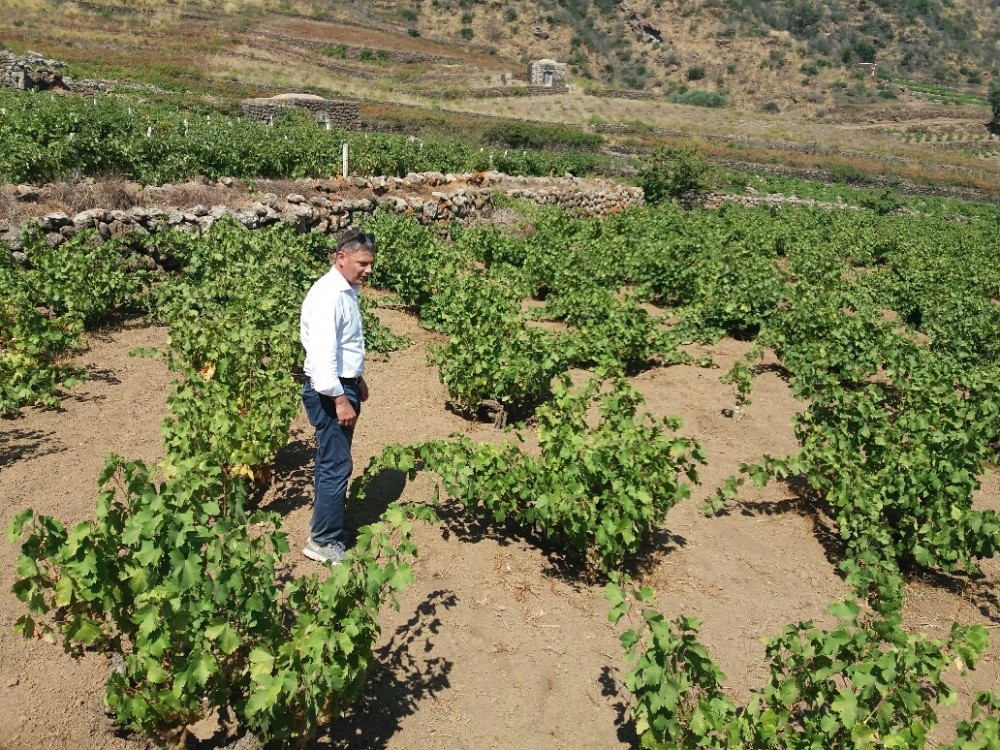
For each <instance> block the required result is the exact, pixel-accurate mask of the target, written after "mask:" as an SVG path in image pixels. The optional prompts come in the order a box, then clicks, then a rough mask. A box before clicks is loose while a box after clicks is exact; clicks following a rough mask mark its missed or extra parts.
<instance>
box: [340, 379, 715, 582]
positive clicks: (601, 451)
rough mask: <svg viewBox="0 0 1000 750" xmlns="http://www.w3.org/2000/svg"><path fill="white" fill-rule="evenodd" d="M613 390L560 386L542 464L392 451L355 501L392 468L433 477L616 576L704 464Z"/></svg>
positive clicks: (521, 458)
mask: <svg viewBox="0 0 1000 750" xmlns="http://www.w3.org/2000/svg"><path fill="white" fill-rule="evenodd" d="M608 386H609V387H608V388H606V389H604V388H602V381H601V380H600V379H598V378H595V379H592V380H591V381H589V382H588V383H587V384H586V385H585V386H584V387H583V388H581V389H578V390H573V389H572V388H571V387H570V384H569V382H568V381H567V380H561V381H559V382H558V383H557V384H556V386H555V387H554V388H553V401H552V403H551V404H546V405H545V406H542V407H540V408H539V410H538V414H537V417H538V442H539V449H540V455H539V456H538V457H537V458H536V457H534V456H532V455H530V454H528V453H526V452H524V451H522V450H521V449H520V448H518V447H517V446H516V445H514V444H512V443H504V444H503V445H501V446H495V445H492V444H486V443H478V444H477V443H474V442H472V441H471V440H469V439H468V438H464V439H460V440H452V441H436V442H430V443H419V444H416V445H411V446H390V447H389V448H387V449H386V450H385V451H383V453H382V455H381V456H377V457H375V458H374V459H372V462H371V463H370V464H369V466H368V468H367V469H366V470H365V473H364V474H363V475H362V477H360V478H359V479H358V480H356V481H355V485H354V486H353V488H352V497H355V498H357V497H360V496H363V492H364V485H365V484H366V483H367V482H368V481H370V480H371V479H372V478H374V476H376V475H377V474H378V473H379V472H380V471H382V470H383V469H386V468H394V469H399V470H401V471H407V472H409V473H411V474H414V473H415V472H416V471H431V472H434V473H435V474H437V475H438V476H439V477H440V478H441V481H442V484H443V486H444V489H445V492H446V493H447V494H448V495H449V496H451V497H454V498H455V499H457V500H458V501H459V502H460V503H462V504H463V505H465V506H467V507H470V508H476V507H479V506H482V508H483V509H484V510H485V511H487V512H488V513H489V514H490V515H491V516H492V518H493V520H494V521H496V522H497V523H503V522H505V521H507V520H508V519H510V520H511V521H513V522H515V523H517V524H519V525H522V526H526V527H530V528H534V529H536V530H537V531H538V533H539V534H540V535H541V536H542V537H544V538H547V539H550V540H552V541H554V542H555V543H556V544H558V545H559V547H560V549H561V550H562V551H563V552H564V553H565V554H566V555H567V556H568V557H570V558H573V559H575V560H577V561H579V562H581V563H583V565H584V567H585V569H586V570H587V571H588V573H589V574H590V575H598V574H603V575H607V574H609V573H611V572H612V571H615V570H617V569H619V568H620V567H621V566H622V564H623V562H624V561H625V559H626V557H628V556H630V555H634V554H635V553H636V552H638V551H639V549H640V547H641V546H642V544H643V543H644V542H645V541H646V540H647V537H648V535H649V533H650V531H651V530H652V529H653V528H654V527H655V526H656V524H658V523H660V522H662V520H663V517H664V516H665V514H666V512H667V511H668V510H670V508H672V507H673V506H674V505H676V504H677V503H678V502H680V501H681V500H683V499H685V498H687V497H688V496H689V495H690V492H691V485H690V484H689V482H692V483H696V482H697V481H698V474H697V471H696V465H697V464H698V463H701V462H703V461H704V453H703V452H702V450H701V448H700V447H699V446H698V444H697V443H696V442H695V441H693V440H691V439H690V438H687V437H683V436H680V435H677V434H675V433H676V431H677V430H678V429H679V428H680V426H681V425H680V421H679V420H677V419H675V418H666V419H654V418H653V417H651V416H649V415H648V414H644V415H641V416H638V415H637V412H638V407H639V406H640V405H641V403H642V399H641V397H640V396H639V394H638V393H637V392H636V391H635V390H634V389H633V388H631V387H630V386H628V385H627V384H626V383H625V382H624V381H622V380H614V379H613V380H611V381H610V382H609V383H608ZM591 407H595V408H596V410H597V414H598V416H597V420H596V422H595V423H594V424H593V426H591V425H590V424H588V421H587V413H588V410H589V409H590V408H591Z"/></svg>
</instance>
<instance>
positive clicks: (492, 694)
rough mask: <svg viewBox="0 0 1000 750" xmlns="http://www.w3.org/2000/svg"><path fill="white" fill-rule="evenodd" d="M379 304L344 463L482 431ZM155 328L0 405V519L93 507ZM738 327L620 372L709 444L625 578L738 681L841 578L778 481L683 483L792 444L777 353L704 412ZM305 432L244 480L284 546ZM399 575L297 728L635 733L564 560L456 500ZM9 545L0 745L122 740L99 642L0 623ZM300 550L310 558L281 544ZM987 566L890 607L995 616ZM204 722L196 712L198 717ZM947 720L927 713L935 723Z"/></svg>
mask: <svg viewBox="0 0 1000 750" xmlns="http://www.w3.org/2000/svg"><path fill="white" fill-rule="evenodd" d="M379 314H380V316H381V317H382V319H383V321H384V322H386V323H388V324H389V325H390V327H392V328H393V329H394V330H395V331H397V332H406V333H407V334H409V335H410V336H412V337H414V338H415V339H417V342H418V343H417V344H415V345H414V346H411V347H410V348H409V349H407V350H406V351H403V352H398V353H396V354H394V355H392V356H391V357H390V358H389V359H388V360H386V361H376V362H372V363H371V364H370V367H369V381H370V385H371V391H372V399H371V401H370V402H369V403H368V404H366V406H365V410H364V412H363V415H362V419H361V422H360V423H359V428H358V431H357V434H356V443H355V465H356V467H357V470H358V471H360V470H361V469H362V468H363V467H364V466H365V465H366V463H367V461H368V459H369V458H370V457H371V456H372V455H374V454H375V453H376V452H378V451H379V450H380V449H381V447H382V446H383V445H384V444H386V443H390V442H408V441H415V440H422V439H427V438H435V437H444V436H447V435H449V434H450V433H452V432H455V431H462V432H466V433H469V434H472V435H473V436H474V437H475V438H477V439H488V440H497V439H500V437H501V435H500V434H499V433H498V432H497V431H496V430H495V428H493V427H492V426H489V425H478V424H477V425H470V424H469V423H468V422H466V421H464V420H463V419H462V418H461V417H459V416H456V415H455V414H453V413H452V412H450V411H448V410H447V409H446V408H445V402H446V392H445V390H444V388H443V386H441V385H440V383H439V382H438V380H437V375H436V372H435V371H434V370H433V369H432V368H429V367H428V366H427V364H426V354H425V346H424V344H425V343H426V342H427V341H428V340H430V335H429V334H427V333H426V332H424V331H422V330H421V329H420V328H419V327H418V326H417V325H416V324H415V322H414V321H413V320H412V319H411V318H408V317H407V316H405V315H403V314H402V313H399V312H396V311H392V310H385V309H380V310H379ZM164 339H165V333H164V330H163V329H159V328H151V327H144V326H142V325H140V324H137V323H133V324H129V325H126V326H125V327H123V328H121V329H119V330H115V331H112V332H109V333H106V334H104V335H100V336H95V337H93V338H92V339H91V342H90V350H89V351H88V352H86V353H85V354H83V355H82V356H81V357H80V362H81V363H82V364H85V365H86V366H87V367H88V368H90V369H91V371H92V372H93V373H94V377H93V378H92V380H91V381H90V382H89V383H87V384H85V385H83V386H80V387H78V388H77V389H75V390H74V391H73V392H72V393H71V394H70V395H68V397H67V398H66V399H65V401H64V403H63V406H64V409H63V411H61V412H52V411H40V410H30V411H28V412H27V413H26V414H25V415H24V416H23V418H21V419H18V420H12V421H4V422H0V523H2V524H3V526H4V527H6V525H7V524H8V523H9V522H10V519H11V518H12V517H13V516H14V515H15V514H16V513H17V512H19V511H20V510H21V509H23V508H26V507H33V508H35V509H36V510H39V511H43V512H46V513H50V514H54V515H55V516H57V517H59V518H61V519H62V520H63V521H65V522H68V523H72V522H76V521H79V520H82V519H85V518H88V517H90V516H91V515H92V514H93V509H94V499H95V496H96V484H95V478H96V475H97V473H98V471H99V469H100V467H101V465H102V463H103V456H104V455H105V454H107V453H108V452H112V451H114V452H118V453H120V454H123V455H125V456H127V457H135V458H142V459H144V460H155V459H156V458H157V457H158V456H159V455H160V453H161V450H162V448H161V440H160V436H159V422H160V419H161V418H162V416H163V415H164V412H165V402H166V396H167V393H168V391H169V389H170V379H171V378H170V374H169V373H168V372H167V371H166V370H165V369H164V366H163V364H162V363H160V362H157V361H153V360H149V359H137V358H130V357H128V356H127V353H128V351H129V350H130V349H131V348H133V347H136V346H155V345H159V344H162V343H164ZM745 349H746V344H743V343H740V342H736V341H731V340H725V341H722V342H720V343H719V344H718V345H716V346H714V347H711V348H710V351H711V353H712V355H713V357H714V359H715V361H716V362H717V363H718V364H719V365H720V368H721V370H713V369H702V368H697V367H691V366H675V367H669V368H655V369H651V370H647V371H645V372H643V373H641V374H640V375H638V376H637V377H635V378H634V379H633V382H634V383H635V385H636V386H637V387H638V388H639V389H640V390H641V392H642V393H643V395H644V396H645V398H646V399H647V408H648V409H649V411H651V412H652V413H653V414H656V415H665V414H676V415H678V416H680V417H681V418H682V419H683V420H684V428H683V431H684V432H685V433H686V434H690V435H693V436H695V437H697V438H698V440H700V441H701V443H702V445H703V446H704V448H705V449H706V451H707V453H708V456H709V462H708V465H707V466H705V467H703V470H702V471H701V480H702V485H701V487H696V488H695V490H694V492H693V497H692V500H691V501H689V502H686V503H683V504H681V505H680V506H678V507H676V508H675V509H674V510H672V511H671V512H670V514H669V515H668V517H667V519H666V523H665V525H664V527H663V529H662V530H661V531H660V533H658V534H657V536H656V539H655V543H654V548H653V550H652V551H651V554H650V557H649V560H648V564H647V565H646V567H645V573H644V576H645V579H646V581H647V582H648V583H649V584H651V585H652V586H653V587H654V588H655V589H656V591H657V594H658V605H659V607H660V608H661V609H662V610H663V611H665V612H666V613H668V614H669V615H671V616H674V615H677V614H680V613H686V614H689V615H695V616H697V617H698V618H700V619H701V620H702V621H703V623H704V625H703V630H702V639H703V641H704V642H705V643H706V644H707V645H708V647H709V648H710V650H711V653H712V655H713V657H714V658H715V659H716V661H717V662H718V663H719V665H720V666H721V667H722V668H723V670H724V671H725V672H726V674H727V675H728V676H729V682H728V688H729V690H730V693H731V694H732V696H733V697H734V698H736V699H737V700H742V699H745V698H746V696H747V695H748V693H749V690H750V689H751V688H752V687H755V686H759V685H761V684H762V683H763V681H764V680H765V679H766V670H765V667H764V660H763V647H762V645H761V643H760V639H761V638H762V637H764V636H767V635H771V634H774V633H776V632H778V631H779V630H780V629H781V627H782V626H783V625H784V624H786V623H789V622H793V621H798V620H802V619H813V620H816V621H817V622H819V623H829V622H830V617H829V616H828V615H827V613H826V607H827V605H828V604H830V603H832V602H833V601H836V600H837V599H838V598H840V597H841V596H842V595H844V594H845V593H846V588H845V586H844V584H843V583H842V581H841V580H840V579H839V578H838V577H837V575H836V574H835V562H832V561H831V555H832V550H833V546H832V545H831V543H830V542H829V539H828V535H827V534H825V533H824V532H823V529H822V524H818V523H817V522H816V520H815V519H814V517H813V516H812V515H810V514H809V513H807V512H806V511H805V510H804V509H803V508H802V507H801V504H800V503H799V501H797V500H796V499H795V498H794V497H792V496H791V495H790V493H789V492H788V491H787V489H785V488H783V487H781V486H775V487H771V488H767V489H764V490H749V491H747V492H746V493H745V495H744V497H743V500H742V502H741V503H740V504H739V505H738V506H737V507H736V508H734V510H733V512H731V513H730V514H729V515H726V516H722V517H719V518H713V519H706V518H704V517H702V516H701V514H700V513H699V511H698V504H699V501H700V500H701V499H702V498H703V497H704V496H705V495H707V494H709V493H710V492H711V491H712V490H714V488H715V487H716V486H717V485H718V484H719V483H720V482H721V481H722V480H723V479H724V478H725V477H726V476H727V475H728V474H730V473H732V472H733V471H734V470H735V469H736V467H737V465H738V464H739V463H740V462H741V461H748V460H753V459H756V458H759V457H760V456H761V455H762V454H764V453H771V454H782V453H786V452H790V451H792V450H794V448H795V441H794V437H793V434H792V430H791V427H790V420H791V418H792V416H793V414H794V413H795V411H796V409H797V406H798V405H797V403H796V402H795V401H794V400H793V399H792V398H791V396H790V394H789V391H788V388H787V385H786V384H785V383H784V382H782V380H781V379H780V378H779V376H778V375H777V374H774V373H770V372H769V373H765V374H762V375H761V376H760V377H759V378H758V381H757V384H756V386H755V390H754V393H753V403H752V405H751V406H749V407H748V409H747V415H746V417H745V418H744V419H743V420H742V421H738V422H737V421H733V420H732V419H728V418H726V417H725V416H723V414H722V410H723V409H724V408H725V407H728V406H731V398H732V397H731V391H730V389H729V386H725V385H723V384H721V383H720V382H719V380H718V378H719V375H720V372H725V371H726V370H727V369H728V368H729V367H730V366H731V364H732V363H733V361H735V359H736V358H737V357H740V356H742V354H743V353H744V351H745ZM311 441H312V435H311V430H310V428H309V426H308V423H307V422H306V420H305V417H304V415H300V417H299V418H298V419H296V421H295V423H294V425H293V427H292V431H291V440H290V443H289V445H288V447H287V448H286V449H285V450H284V451H282V453H281V455H280V456H279V461H278V464H279V472H278V477H277V480H276V484H275V485H274V487H273V488H272V489H271V490H270V491H269V493H268V495H267V496H266V498H265V503H266V505H267V506H268V507H270V508H272V509H274V510H277V511H279V512H280V513H282V514H283V516H284V517H285V525H286V530H287V531H288V532H289V534H290V536H291V538H292V541H293V549H295V548H297V546H298V545H299V544H301V543H302V542H303V541H304V539H305V536H306V534H307V524H308V520H309V512H310V508H309V503H310V498H311V488H310V481H311V480H310V471H311V461H312V450H313V448H312V442H311ZM988 481H989V484H988V486H987V487H985V488H984V490H983V493H982V495H983V497H982V501H983V502H984V503H989V504H995V503H996V498H997V495H998V494H1000V492H998V490H1000V485H998V483H997V482H996V480H995V478H993V479H990V480H988ZM429 493H430V483H429V482H428V481H426V480H424V479H418V480H417V481H415V482H413V483H411V484H404V482H402V481H394V480H393V478H392V477H389V478H386V479H384V480H380V481H379V483H378V484H377V485H376V486H375V487H373V489H372V491H371V493H370V494H371V498H370V500H369V502H368V503H367V504H366V505H362V506H359V507H354V508H351V509H349V511H348V522H349V524H351V525H353V526H357V525H359V524H362V523H365V522H368V521H370V520H372V519H373V518H374V516H375V514H376V513H377V512H378V510H379V508H380V507H383V506H384V503H386V502H388V501H390V500H393V499H395V498H397V497H399V498H401V499H402V500H404V501H410V500H413V501H417V500H422V499H425V498H427V497H428V496H429ZM416 540H417V543H418V545H419V547H420V557H419V559H418V561H417V563H416V565H415V574H416V583H415V585H414V586H412V587H411V588H410V589H409V590H408V591H406V592H405V593H404V594H403V595H402V596H401V597H400V609H399V611H393V610H387V611H386V612H385V613H384V617H383V622H382V625H383V636H382V639H381V644H380V648H379V652H378V656H379V664H378V666H377V667H376V668H375V669H374V670H373V672H372V674H371V676H370V678H369V682H368V684H367V686H366V690H365V694H364V695H363V697H362V698H361V699H360V700H359V701H358V703H357V704H356V705H355V706H354V708H353V709H352V710H351V712H350V714H349V715H348V716H347V717H345V718H344V719H343V720H342V721H340V722H337V723H336V724H335V726H334V727H333V728H332V729H331V731H330V733H329V734H328V735H325V736H323V737H322V738H320V740H318V741H317V742H316V743H315V745H314V747H317V748H359V749H360V748H380V749H381V748H384V749H385V750H390V749H392V750H396V749H399V750H402V749H403V748H408V749H409V748H421V747H436V748H440V750H466V749H469V748H477V750H478V749H479V748H494V747H496V748H510V747H517V748H526V749H527V750H535V749H538V750H543V749H544V750H551V749H555V748H574V749H578V748H583V749H587V748H594V749H595V750H596V749H597V748H600V749H601V750H610V749H611V748H616V747H623V748H624V747H637V741H636V738H635V736H634V732H633V730H632V727H631V725H630V724H629V722H628V721H627V718H626V713H625V706H626V702H627V694H626V693H625V692H624V691H623V689H622V688H621V680H622V674H623V670H622V666H621V655H620V649H619V646H618V642H617V631H616V630H615V629H614V628H612V627H611V626H610V625H609V624H608V622H607V606H606V603H605V602H604V601H603V599H602V593H603V592H602V589H601V588H600V587H592V586H587V585H584V584H581V583H579V582H576V581H573V580H569V579H567V578H566V577H565V576H564V575H562V574H561V573H560V572H559V571H558V570H557V569H556V568H555V567H554V565H553V562H552V561H551V559H550V558H549V557H547V556H546V554H545V552H544V551H543V550H540V549H539V548H538V547H537V546H535V545H534V544H533V543H531V542H530V541H529V540H525V539H523V538H518V537H517V536H516V535H514V536H510V535H507V534H506V533H498V532H496V531H495V530H490V529H484V528H482V527H480V526H478V525H476V524H474V523H468V518H467V517H465V516H463V515H461V514H456V516H455V517H453V518H447V519H445V520H443V521H442V522H441V523H439V524H436V525H433V526H422V527H420V528H418V530H417V533H416ZM16 561H17V548H16V547H15V546H14V545H11V544H3V545H0V569H2V571H3V572H2V577H0V690H2V692H0V695H2V696H3V700H2V703H3V709H4V710H3V711H0V748H3V749H4V750H21V749H22V748H23V749H24V750H36V749H38V750H41V749H42V748H44V749H45V750H60V749H61V748H72V749H73V750H91V749H94V750H96V749H97V748H115V749H120V750H126V749H128V750H134V749H136V748H141V747H145V746H146V743H145V742H144V741H143V740H141V739H140V738H137V737H134V736H128V735H124V736H119V735H116V734H115V733H114V732H113V727H112V725H111V724H110V723H109V722H108V720H107V719H106V717H105V716H104V713H103V708H102V693H103V684H102V683H103V680H104V678H105V677H106V674H107V670H108V662H107V660H106V659H105V657H103V656H101V655H99V654H88V655H86V656H84V657H83V658H82V659H79V660H74V659H72V658H71V657H70V656H68V655H66V654H65V653H63V652H62V650H61V649H60V648H59V647H58V646H54V645H50V644H47V643H43V642H26V641H23V640H21V638H20V637H19V636H17V635H15V634H14V633H13V632H12V631H11V626H12V625H13V622H14V620H15V619H16V618H17V617H18V616H19V615H20V614H21V613H22V605H21V604H20V603H19V602H17V601H16V600H15V599H14V597H13V595H11V594H10V593H9V591H10V586H11V584H12V582H13V578H14V569H15V566H16ZM287 564H288V565H289V566H290V567H292V568H295V569H298V570H301V571H310V570H314V569H316V568H314V567H313V566H314V565H316V564H315V563H311V562H310V561H308V560H305V559H304V558H300V557H299V556H298V555H297V554H293V555H292V556H291V557H290V558H289V560H288V561H287ZM998 580H1000V566H998V565H995V564H992V563H991V564H989V565H988V566H987V569H986V575H985V577H984V578H983V579H981V580H978V581H969V580H966V579H957V580H953V579H944V578H936V579H928V580H925V581H919V582H916V583H914V584H913V585H912V586H911V598H910V604H909V605H908V609H907V613H906V615H907V617H906V619H907V622H908V624H909V626H910V627H911V628H912V629H913V630H914V631H920V632H926V633H928V634H929V635H941V634H943V633H944V632H946V630H947V628H948V627H949V626H950V623H951V621H953V620H955V619H957V620H960V621H963V622H979V623H982V624H985V625H987V626H990V627H991V628H993V627H996V622H998V621H1000V609H998V599H997V595H996V590H995V586H996V583H997V581H998ZM998 654H1000V652H998V650H997V648H996V646H994V647H993V648H992V649H991V650H990V652H989V653H988V654H987V656H986V658H985V659H984V660H983V662H982V665H981V667H980V669H979V670H977V671H976V672H975V673H972V674H969V675H966V676H964V677H961V678H958V676H957V675H956V674H955V673H954V672H953V673H952V675H951V677H952V680H953V681H956V684H957V687H958V690H959V693H960V700H959V705H958V706H957V707H956V708H954V709H949V710H948V712H947V713H944V712H943V715H944V716H945V717H946V721H947V722H949V723H953V722H954V717H955V716H962V715H966V714H967V712H968V705H969V695H970V693H971V692H972V691H975V690H978V689H983V688H994V689H996V688H997V686H998V675H1000V668H998V664H997V658H998ZM207 732H208V730H207V729H206V730H205V732H203V733H202V734H205V733H207ZM949 734H950V729H948V728H944V729H942V730H941V731H940V732H939V733H938V736H939V737H940V738H946V737H947V736H948V735H949Z"/></svg>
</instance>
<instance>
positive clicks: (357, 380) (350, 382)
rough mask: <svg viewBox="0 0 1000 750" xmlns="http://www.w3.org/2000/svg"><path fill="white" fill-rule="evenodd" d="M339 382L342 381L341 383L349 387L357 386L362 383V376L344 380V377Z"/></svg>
mask: <svg viewBox="0 0 1000 750" xmlns="http://www.w3.org/2000/svg"><path fill="white" fill-rule="evenodd" d="M338 380H340V382H341V383H347V384H348V385H357V384H358V383H360V382H361V376H360V375H358V376H357V377H356V378H344V377H341V378H338Z"/></svg>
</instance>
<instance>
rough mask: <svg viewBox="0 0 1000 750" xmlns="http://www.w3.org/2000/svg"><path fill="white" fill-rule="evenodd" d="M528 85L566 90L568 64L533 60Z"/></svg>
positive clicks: (529, 66)
mask: <svg viewBox="0 0 1000 750" xmlns="http://www.w3.org/2000/svg"><path fill="white" fill-rule="evenodd" d="M528 83H529V84H531V85H532V86H551V87H553V88H560V89H564V88H566V63H557V62H556V61H555V60H532V61H531V63H529V64H528Z"/></svg>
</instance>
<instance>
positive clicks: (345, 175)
mask: <svg viewBox="0 0 1000 750" xmlns="http://www.w3.org/2000/svg"><path fill="white" fill-rule="evenodd" d="M344 179H345V180H346V179H347V144H346V143H345V144H344Z"/></svg>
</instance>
